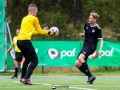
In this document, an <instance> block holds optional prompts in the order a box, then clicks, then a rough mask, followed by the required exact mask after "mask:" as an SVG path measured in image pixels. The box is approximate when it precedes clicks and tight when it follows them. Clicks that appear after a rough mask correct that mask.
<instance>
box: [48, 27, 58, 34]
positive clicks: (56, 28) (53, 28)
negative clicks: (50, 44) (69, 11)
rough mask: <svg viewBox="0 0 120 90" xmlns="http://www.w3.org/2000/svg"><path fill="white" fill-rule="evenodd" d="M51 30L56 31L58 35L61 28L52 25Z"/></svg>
mask: <svg viewBox="0 0 120 90" xmlns="http://www.w3.org/2000/svg"><path fill="white" fill-rule="evenodd" d="M50 31H52V32H55V35H56V36H57V35H59V29H58V27H56V26H53V27H51V28H50Z"/></svg>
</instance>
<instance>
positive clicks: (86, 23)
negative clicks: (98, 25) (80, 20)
mask: <svg viewBox="0 0 120 90" xmlns="http://www.w3.org/2000/svg"><path fill="white" fill-rule="evenodd" d="M86 24H87V23H85V25H84V31H86Z"/></svg>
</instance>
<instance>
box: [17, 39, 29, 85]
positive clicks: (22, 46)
mask: <svg viewBox="0 0 120 90" xmlns="http://www.w3.org/2000/svg"><path fill="white" fill-rule="evenodd" d="M25 45H26V47H27V44H26V43H25V41H21V40H20V41H19V40H18V41H17V46H18V48H19V49H20V50H21V53H22V54H23V56H24V57H25V61H24V62H23V66H22V71H21V78H20V82H22V83H23V80H24V78H25V75H26V72H27V67H28V65H29V63H30V60H29V59H28V57H26V56H27V55H26V53H25V52H26V51H27V50H26V47H25Z"/></svg>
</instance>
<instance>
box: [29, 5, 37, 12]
mask: <svg viewBox="0 0 120 90" xmlns="http://www.w3.org/2000/svg"><path fill="white" fill-rule="evenodd" d="M33 8H37V5H36V4H30V5H29V6H28V12H29V11H31V10H32V9H33Z"/></svg>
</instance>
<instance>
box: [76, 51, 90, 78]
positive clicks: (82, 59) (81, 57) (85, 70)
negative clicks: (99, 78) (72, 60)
mask: <svg viewBox="0 0 120 90" xmlns="http://www.w3.org/2000/svg"><path fill="white" fill-rule="evenodd" d="M78 62H79V63H80V64H79V63H78ZM76 67H77V68H78V69H79V70H80V71H81V72H83V73H84V74H85V75H87V76H88V77H91V76H92V74H91V72H90V70H89V68H88V64H87V63H86V61H85V55H84V54H82V53H81V54H80V55H79V56H78V59H77V63H76Z"/></svg>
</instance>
